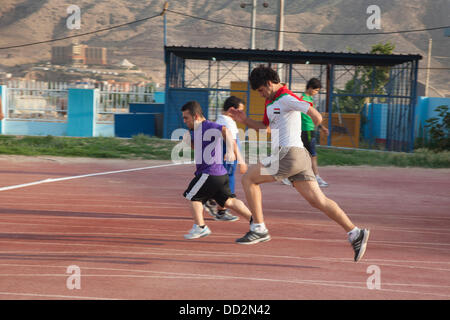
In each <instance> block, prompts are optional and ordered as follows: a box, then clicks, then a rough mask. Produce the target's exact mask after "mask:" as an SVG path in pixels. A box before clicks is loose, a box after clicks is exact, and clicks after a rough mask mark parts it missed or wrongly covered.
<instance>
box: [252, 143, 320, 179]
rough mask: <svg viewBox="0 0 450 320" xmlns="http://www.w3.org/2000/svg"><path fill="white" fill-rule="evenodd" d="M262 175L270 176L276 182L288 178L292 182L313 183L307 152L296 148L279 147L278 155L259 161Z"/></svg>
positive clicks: (309, 158)
mask: <svg viewBox="0 0 450 320" xmlns="http://www.w3.org/2000/svg"><path fill="white" fill-rule="evenodd" d="M261 164H262V166H263V167H262V168H261V174H262V175H271V176H273V177H274V178H275V180H277V181H281V180H283V179H285V178H289V180H290V181H291V182H293V181H314V180H316V176H315V175H314V172H313V171H312V165H311V156H310V155H309V152H308V150H306V149H305V148H298V147H281V148H280V151H279V154H276V155H273V156H270V157H268V158H265V159H263V160H262V161H261Z"/></svg>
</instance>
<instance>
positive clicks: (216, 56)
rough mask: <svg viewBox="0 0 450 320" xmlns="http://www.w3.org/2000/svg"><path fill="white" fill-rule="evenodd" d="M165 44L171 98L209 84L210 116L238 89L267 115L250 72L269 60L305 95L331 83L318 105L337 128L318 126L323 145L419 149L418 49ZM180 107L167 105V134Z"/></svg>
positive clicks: (256, 114) (258, 113) (251, 110)
mask: <svg viewBox="0 0 450 320" xmlns="http://www.w3.org/2000/svg"><path fill="white" fill-rule="evenodd" d="M165 50H166V64H167V69H166V81H167V84H166V90H167V92H168V94H169V96H170V94H171V92H173V93H177V92H178V93H179V99H175V100H174V101H177V102H178V103H182V102H183V96H186V97H189V98H191V97H192V95H191V94H189V92H192V93H194V92H196V90H197V91H198V90H199V89H200V90H204V91H205V92H207V93H208V102H207V103H208V106H207V108H208V118H209V119H210V120H215V119H216V118H217V115H218V114H220V112H221V108H222V105H223V101H224V100H225V99H226V98H227V97H228V96H229V95H231V94H233V95H237V96H239V97H240V98H244V99H243V100H244V101H245V102H246V105H247V115H248V116H250V117H252V118H254V119H262V115H263V112H264V101H263V100H261V97H259V96H258V94H257V93H256V92H254V91H253V90H250V88H249V87H248V77H249V74H250V72H251V70H253V69H254V68H255V67H256V66H257V65H259V64H264V65H269V66H270V67H271V68H273V69H274V70H276V71H277V72H278V74H279V76H280V80H281V82H282V83H285V84H286V85H287V86H288V88H289V89H290V90H292V91H293V92H294V93H295V94H297V95H301V94H303V93H304V92H305V90H306V88H305V87H306V83H307V82H308V80H309V79H311V78H313V77H314V78H318V79H319V80H321V82H322V86H323V88H322V90H321V91H320V92H319V94H318V95H316V96H315V97H314V105H315V107H316V108H317V109H318V110H319V111H320V112H322V115H323V118H324V121H323V124H324V126H325V127H327V128H328V129H329V133H330V134H329V135H328V136H327V135H326V134H325V133H324V132H326V131H323V132H322V130H319V129H317V132H316V134H317V141H318V144H320V145H328V146H334V147H346V148H360V149H366V148H369V149H377V150H390V151H406V152H411V151H412V150H413V148H414V113H415V111H414V107H415V105H414V103H415V100H416V96H417V92H416V87H417V67H418V61H419V60H420V59H421V57H420V56H418V55H383V54H380V55H378V54H358V53H324V52H292V51H286V52H283V51H271V50H248V49H228V48H203V47H166V48H165ZM236 88H239V89H236ZM194 97H195V95H194ZM204 107H206V105H204ZM176 108H179V106H173V105H166V111H165V117H166V118H169V119H167V120H166V124H165V135H166V136H168V135H169V134H170V132H172V131H173V130H174V129H176V128H178V127H179V126H180V124H179V123H178V122H179V119H178V120H177V119H176V117H174V116H173V114H175V113H176V112H177V111H178V110H176ZM172 109H173V110H172ZM174 112H175V113H174ZM169 115H170V116H169ZM177 121H178V122H177ZM181 125H182V124H181Z"/></svg>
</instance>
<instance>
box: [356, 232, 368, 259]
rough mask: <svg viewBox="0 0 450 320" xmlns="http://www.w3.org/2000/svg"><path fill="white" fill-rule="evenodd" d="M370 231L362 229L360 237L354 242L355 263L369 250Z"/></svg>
mask: <svg viewBox="0 0 450 320" xmlns="http://www.w3.org/2000/svg"><path fill="white" fill-rule="evenodd" d="M369 234H370V231H369V230H368V229H361V231H360V232H359V236H358V237H357V238H356V239H355V240H354V241H353V242H352V247H353V250H354V251H355V262H358V261H359V260H361V258H362V257H363V255H364V253H365V252H366V248H367V241H368V240H369Z"/></svg>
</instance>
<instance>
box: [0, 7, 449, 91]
mask: <svg viewBox="0 0 450 320" xmlns="http://www.w3.org/2000/svg"><path fill="white" fill-rule="evenodd" d="M264 1H265V2H267V3H268V4H269V7H268V8H264V7H263V6H262V3H263V2H264ZM164 2H165V1H164V0H145V1H144V0H108V1H96V0H80V1H76V4H77V5H78V6H79V8H80V10H81V29H79V30H76V29H75V30H70V29H69V28H68V27H67V25H66V22H67V18H68V16H69V14H68V13H67V8H68V7H69V6H70V5H71V4H74V1H66V0H2V1H1V6H0V47H6V46H11V45H18V44H26V43H30V42H36V41H43V40H48V39H55V38H61V37H65V36H70V35H75V34H79V33H85V32H90V31H94V30H98V29H102V28H107V27H109V26H112V25H119V24H122V23H126V22H130V21H134V20H138V19H142V18H145V17H150V16H153V15H155V14H157V13H159V12H161V10H162V7H163V4H164ZM242 2H247V3H249V2H251V1H249V0H246V1H245V0H195V1H194V0H172V1H169V3H170V7H169V8H170V9H171V10H174V11H177V12H182V13H185V14H189V15H193V16H198V17H203V18H207V19H211V20H218V21H223V22H227V23H230V24H238V25H247V26H249V25H250V12H251V9H250V8H249V7H247V8H245V9H243V8H241V7H240V4H241V3H242ZM369 5H378V6H379V7H380V9H381V30H379V31H381V32H383V31H384V32H385V31H397V30H410V29H422V28H431V27H438V26H444V25H450V2H449V0H404V1H400V0H285V30H288V31H310V32H330V33H346V32H347V33H350V32H368V31H369V30H368V29H367V26H366V21H367V19H368V17H369V16H370V14H367V13H366V10H367V7H368V6H369ZM277 6H278V0H258V7H257V27H261V28H268V29H275V28H276V14H277V11H278V7H277ZM167 21H168V44H169V45H185V46H207V47H234V48H248V47H249V42H250V40H249V38H250V30H249V29H243V28H237V27H231V26H223V25H219V24H214V23H210V22H206V21H202V20H197V19H193V18H189V17H186V16H182V15H178V14H174V13H171V12H169V13H168V15H167ZM429 38H433V50H432V67H433V68H449V67H450V55H449V52H450V37H445V36H444V31H443V30H437V31H430V32H418V33H403V34H392V35H371V36H318V35H299V34H285V36H284V49H285V50H311V51H315V50H317V51H338V52H339V51H341V52H342V51H348V49H349V48H352V49H354V50H357V51H359V52H368V51H369V50H370V47H371V45H372V44H375V43H379V42H386V41H391V42H393V43H394V44H395V45H396V49H395V53H408V54H421V55H422V56H423V57H424V59H423V60H422V61H421V63H420V67H421V68H425V67H426V61H427V59H426V58H427V49H428V39H429ZM79 40H80V42H83V43H86V44H89V45H92V46H104V47H107V48H108V55H109V60H110V62H111V63H117V62H119V61H121V60H122V59H124V58H126V59H128V60H130V61H131V62H132V63H134V64H136V65H138V66H139V67H141V68H142V69H143V70H145V71H147V72H150V73H151V74H152V77H153V78H154V79H156V80H158V81H160V82H164V63H163V19H162V18H161V17H157V18H155V19H151V20H146V21H143V22H140V23H136V24H132V25H130V26H124V27H121V28H119V29H114V30H110V31H104V32H101V33H96V34H91V35H87V36H83V37H80V38H79ZM71 41H72V40H64V41H58V42H53V43H47V44H41V45H35V46H29V47H22V48H17V49H8V50H0V69H5V68H6V69H8V68H10V67H13V66H16V65H26V64H32V63H36V62H39V61H48V60H49V59H50V50H51V46H52V45H66V44H69V43H71ZM256 46H257V47H258V48H267V49H273V48H275V47H276V44H275V33H274V32H268V31H257V32H256ZM2 67H3V68H2ZM425 72H426V70H425V69H421V70H420V72H419V77H420V80H421V81H423V82H424V81H425V80H424V79H425ZM449 74H450V72H449V70H445V69H433V70H432V71H431V79H430V81H431V85H432V86H433V87H435V88H436V89H437V91H438V92H437V93H436V94H438V93H440V94H444V95H450V87H449V82H450V76H449Z"/></svg>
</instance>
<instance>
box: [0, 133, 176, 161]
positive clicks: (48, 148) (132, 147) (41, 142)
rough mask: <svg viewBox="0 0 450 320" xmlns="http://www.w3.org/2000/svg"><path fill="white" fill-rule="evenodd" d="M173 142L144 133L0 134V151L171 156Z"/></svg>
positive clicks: (163, 158) (74, 154)
mask: <svg viewBox="0 0 450 320" xmlns="http://www.w3.org/2000/svg"><path fill="white" fill-rule="evenodd" d="M174 145H175V143H174V142H172V141H166V140H161V139H158V138H151V137H147V136H144V135H138V136H136V137H133V138H132V139H119V138H110V137H94V138H69V137H53V136H46V137H29V136H25V137H21V136H16V137H15V136H0V154H10V155H25V156H38V155H51V156H63V157H88V158H119V159H157V160H170V154H171V150H172V148H173V146H174Z"/></svg>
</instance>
